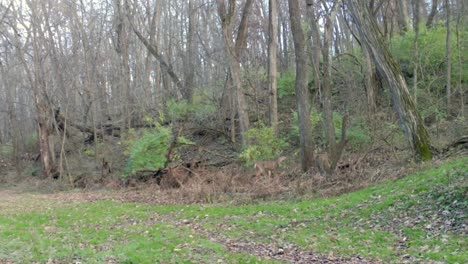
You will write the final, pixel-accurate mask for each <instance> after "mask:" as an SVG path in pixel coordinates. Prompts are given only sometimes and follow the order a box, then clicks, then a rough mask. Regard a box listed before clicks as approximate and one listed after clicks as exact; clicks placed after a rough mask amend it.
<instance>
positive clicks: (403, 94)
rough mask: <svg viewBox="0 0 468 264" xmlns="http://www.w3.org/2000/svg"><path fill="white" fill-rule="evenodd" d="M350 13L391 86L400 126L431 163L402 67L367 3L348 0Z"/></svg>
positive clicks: (414, 146)
mask: <svg viewBox="0 0 468 264" xmlns="http://www.w3.org/2000/svg"><path fill="white" fill-rule="evenodd" d="M346 3H347V5H348V8H349V11H350V13H351V15H352V17H353V20H354V23H355V25H356V27H357V29H358V31H359V33H360V36H361V44H362V45H365V47H366V48H367V50H368V51H369V53H370V54H371V56H372V58H373V60H374V62H375V64H376V67H377V69H378V70H379V72H380V73H381V75H382V76H383V77H384V79H385V80H386V82H387V83H388V85H389V88H390V92H391V95H392V100H393V106H394V108H395V110H396V112H397V113H398V116H399V118H400V125H401V127H402V129H403V131H404V133H405V136H406V138H407V140H408V141H409V143H410V145H411V146H412V148H413V150H414V151H415V153H416V155H417V157H418V158H419V159H421V160H430V159H431V158H432V151H431V149H430V147H431V145H430V139H429V134H428V132H427V130H426V128H425V127H424V122H423V120H422V118H421V116H420V114H419V113H418V111H417V109H416V106H415V103H414V101H413V99H412V98H411V95H410V93H409V90H408V85H407V84H406V81H405V78H404V77H403V75H402V73H401V70H400V67H399V65H398V64H397V62H396V61H395V59H394V58H393V56H392V55H391V53H390V50H389V48H388V47H387V44H386V43H385V41H384V39H383V36H382V35H381V33H380V30H379V28H378V25H377V22H376V20H375V19H373V16H372V14H371V12H370V11H369V8H368V5H367V1H364V0H347V1H346Z"/></svg>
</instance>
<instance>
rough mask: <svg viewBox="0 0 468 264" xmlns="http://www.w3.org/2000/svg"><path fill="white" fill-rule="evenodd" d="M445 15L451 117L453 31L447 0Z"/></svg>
mask: <svg viewBox="0 0 468 264" xmlns="http://www.w3.org/2000/svg"><path fill="white" fill-rule="evenodd" d="M445 14H446V16H447V17H446V22H445V27H446V29H447V36H446V42H445V45H446V48H447V50H446V59H447V61H446V62H447V83H446V87H447V114H448V115H451V111H450V107H451V106H452V105H451V103H452V102H451V101H452V100H451V99H452V30H451V29H450V19H451V15H450V1H449V0H445Z"/></svg>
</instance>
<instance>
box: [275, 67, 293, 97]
mask: <svg viewBox="0 0 468 264" xmlns="http://www.w3.org/2000/svg"><path fill="white" fill-rule="evenodd" d="M295 86H296V75H295V74H294V73H293V72H291V71H288V72H286V73H284V74H282V75H281V77H280V78H279V80H278V97H279V98H283V97H285V96H294V95H295V94H296V87H295Z"/></svg>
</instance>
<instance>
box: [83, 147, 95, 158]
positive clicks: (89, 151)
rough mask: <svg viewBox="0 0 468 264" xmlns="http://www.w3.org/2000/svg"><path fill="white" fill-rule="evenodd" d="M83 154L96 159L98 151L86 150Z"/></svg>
mask: <svg viewBox="0 0 468 264" xmlns="http://www.w3.org/2000/svg"><path fill="white" fill-rule="evenodd" d="M83 154H85V155H86V156H88V157H96V151H94V149H85V150H84V151H83Z"/></svg>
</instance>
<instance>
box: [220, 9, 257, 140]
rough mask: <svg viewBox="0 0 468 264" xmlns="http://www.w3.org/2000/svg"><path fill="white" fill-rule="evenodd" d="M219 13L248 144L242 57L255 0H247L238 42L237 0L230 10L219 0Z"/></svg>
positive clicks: (240, 127)
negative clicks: (235, 26) (234, 33)
mask: <svg viewBox="0 0 468 264" xmlns="http://www.w3.org/2000/svg"><path fill="white" fill-rule="evenodd" d="M217 4H218V14H219V16H220V18H221V26H222V31H223V40H224V46H225V50H226V53H227V57H228V62H229V68H230V70H231V78H232V82H233V88H234V93H233V95H234V97H235V99H236V102H237V105H236V106H237V114H238V118H239V129H240V136H241V143H242V145H245V144H246V139H245V137H244V136H245V133H246V132H247V130H248V129H249V116H248V113H247V102H246V100H245V95H244V92H243V90H242V81H241V65H240V59H241V55H242V51H243V50H244V49H245V47H246V45H247V44H246V39H247V23H248V18H249V15H250V10H251V8H252V4H253V0H247V1H246V3H245V6H244V11H243V13H242V18H241V22H240V24H239V28H238V31H237V38H236V43H235V44H234V43H233V41H232V32H231V29H232V22H233V19H234V17H235V10H236V0H229V7H228V11H226V4H225V2H224V0H217Z"/></svg>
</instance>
